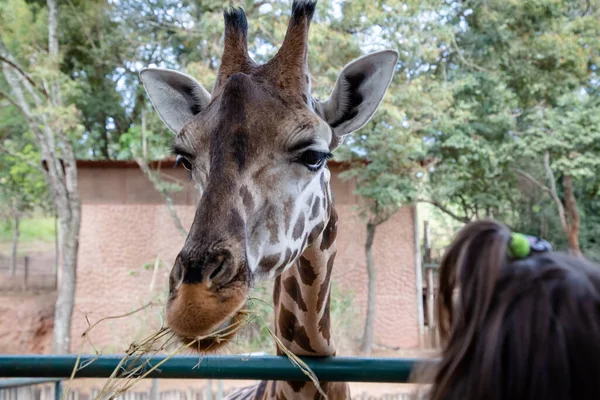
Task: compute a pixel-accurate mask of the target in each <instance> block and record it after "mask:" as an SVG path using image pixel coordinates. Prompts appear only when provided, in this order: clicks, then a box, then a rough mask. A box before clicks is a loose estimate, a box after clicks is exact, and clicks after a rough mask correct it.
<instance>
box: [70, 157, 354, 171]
mask: <svg viewBox="0 0 600 400" xmlns="http://www.w3.org/2000/svg"><path fill="white" fill-rule="evenodd" d="M174 164H175V157H167V158H163V159H162V160H155V161H152V162H150V168H152V169H154V168H159V167H164V166H173V165H174ZM327 165H328V166H329V167H333V168H335V169H338V170H340V169H341V170H345V169H348V168H349V167H350V164H349V163H346V162H340V161H335V160H329V161H327ZM77 168H88V169H96V168H98V169H102V168H122V169H125V168H139V166H138V164H137V162H135V161H134V160H77Z"/></svg>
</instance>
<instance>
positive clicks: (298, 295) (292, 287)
mask: <svg viewBox="0 0 600 400" xmlns="http://www.w3.org/2000/svg"><path fill="white" fill-rule="evenodd" d="M283 287H284V288H285V291H286V292H287V294H288V295H289V296H290V298H291V299H292V300H294V302H295V303H296V305H297V306H298V308H299V309H300V310H302V311H304V312H307V311H308V307H306V303H305V302H304V298H302V289H300V284H299V283H298V281H297V280H296V278H295V277H294V276H290V277H289V278H287V279H286V280H285V281H283Z"/></svg>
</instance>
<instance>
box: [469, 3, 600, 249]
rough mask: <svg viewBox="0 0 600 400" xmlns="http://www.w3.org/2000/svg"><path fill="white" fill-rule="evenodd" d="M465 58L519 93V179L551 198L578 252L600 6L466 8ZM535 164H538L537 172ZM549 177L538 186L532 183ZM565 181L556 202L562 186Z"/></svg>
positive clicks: (591, 168) (591, 143)
mask: <svg viewBox="0 0 600 400" xmlns="http://www.w3.org/2000/svg"><path fill="white" fill-rule="evenodd" d="M463 7H464V8H463V9H462V11H463V15H466V14H467V13H466V11H468V12H469V13H468V15H466V17H465V22H466V23H467V24H468V29H467V30H465V31H464V32H463V33H461V34H460V35H458V37H457V40H458V41H459V44H461V47H462V48H463V49H464V52H465V54H466V57H467V58H469V59H470V60H471V61H472V62H473V63H475V64H477V65H479V66H481V67H483V68H484V69H485V70H486V71H492V72H490V73H494V74H499V75H500V76H502V78H503V81H504V82H505V84H506V86H507V88H509V89H510V90H511V91H512V92H513V93H514V94H515V96H516V99H517V104H516V108H515V111H518V112H517V113H516V114H517V116H516V129H515V130H514V131H513V132H512V137H513V138H514V139H513V140H514V141H515V142H516V144H517V146H518V149H519V155H520V157H519V158H518V159H516V160H515V162H516V164H517V165H518V164H520V166H521V168H520V172H519V173H520V174H521V175H522V176H524V177H527V178H533V179H530V181H531V182H533V183H534V184H536V185H538V186H540V187H542V188H543V190H544V191H545V192H547V193H548V194H549V195H550V196H551V198H552V199H553V201H554V203H555V205H556V209H557V213H558V215H559V220H560V224H561V227H562V229H563V231H564V232H565V235H566V237H567V241H568V247H569V250H570V251H571V252H572V253H573V254H576V255H579V254H581V250H580V245H579V229H580V228H579V227H580V221H581V218H580V215H579V211H578V207H577V198H576V193H577V192H578V189H577V185H581V184H582V183H583V182H584V181H585V179H586V178H589V177H590V176H593V175H594V174H595V173H597V168H598V167H597V163H596V162H595V159H596V158H597V157H596V156H595V154H597V153H596V152H597V149H598V148H597V143H598V137H599V136H598V135H599V134H600V133H599V130H600V126H599V125H598V120H597V118H595V115H597V114H594V112H596V113H597V110H598V108H597V107H598V106H597V98H598V86H599V83H598V80H597V77H596V72H595V71H596V70H597V65H598V61H599V54H600V44H599V43H598V40H597V38H598V35H599V34H600V28H599V27H598V24H597V20H598V16H599V13H600V7H599V6H598V4H596V3H593V2H573V1H567V0H563V1H550V0H532V1H528V2H502V1H491V2H487V3H485V4H477V3H475V2H470V1H469V2H464V3H463ZM531 159H535V160H538V163H537V165H535V164H533V166H534V169H533V170H530V171H523V169H524V168H525V167H527V166H532V163H531V162H530V160H531ZM540 172H541V173H542V174H543V175H544V176H545V177H546V178H545V179H543V180H546V181H547V182H548V184H547V185H545V184H543V185H542V184H541V182H540V180H539V178H537V179H536V178H534V176H535V175H539V174H540ZM558 183H560V184H562V194H563V198H562V199H561V198H559V190H558V188H557V184H558Z"/></svg>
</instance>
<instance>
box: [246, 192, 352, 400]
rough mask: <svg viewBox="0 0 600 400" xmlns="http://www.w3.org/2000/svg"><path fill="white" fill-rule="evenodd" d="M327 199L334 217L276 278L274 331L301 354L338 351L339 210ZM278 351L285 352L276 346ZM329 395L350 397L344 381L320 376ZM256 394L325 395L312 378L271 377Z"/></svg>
mask: <svg viewBox="0 0 600 400" xmlns="http://www.w3.org/2000/svg"><path fill="white" fill-rule="evenodd" d="M327 201H328V205H327V208H328V215H329V221H328V223H327V225H326V227H325V229H324V231H323V233H322V234H321V236H319V238H318V239H317V240H315V242H314V243H313V245H312V246H311V247H309V248H308V249H306V250H305V251H304V253H303V254H302V256H301V257H300V258H299V260H298V261H296V263H295V265H294V266H293V267H291V268H289V269H288V270H286V271H285V272H283V273H282V274H281V275H280V276H279V277H277V279H276V280H275V286H274V288H273V302H274V304H275V324H274V325H275V333H276V335H277V337H278V338H279V340H281V342H282V343H283V344H284V345H285V346H286V347H287V348H288V349H289V350H291V351H292V352H293V353H294V354H296V355H299V356H334V355H335V352H336V350H335V343H334V341H333V338H332V337H331V331H330V310H329V303H330V293H331V272H332V269H333V262H334V259H335V254H336V243H335V239H336V236H337V213H336V211H335V209H334V208H333V206H332V204H331V197H330V198H329V199H327ZM277 354H279V355H282V354H283V353H282V352H281V350H279V349H277ZM320 386H321V388H322V390H323V391H324V392H325V393H326V394H327V398H328V399H330V400H342V399H343V400H347V399H350V390H349V388H348V384H346V383H345V382H320ZM256 394H257V396H256V397H255V398H256V399H311V400H312V399H321V398H322V397H321V396H320V395H319V392H318V390H317V387H316V386H315V385H314V384H313V383H312V382H302V381H298V382H293V381H287V382H283V381H269V382H261V384H259V385H258V387H257V393H256Z"/></svg>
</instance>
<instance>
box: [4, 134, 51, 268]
mask: <svg viewBox="0 0 600 400" xmlns="http://www.w3.org/2000/svg"><path fill="white" fill-rule="evenodd" d="M7 146H10V149H8V148H7ZM3 147H4V149H6V151H4V152H3V153H2V154H0V209H1V210H2V214H4V215H5V216H6V217H7V219H10V220H12V224H13V240H12V246H11V253H10V274H11V275H14V274H15V271H16V264H17V248H18V244H19V236H20V230H19V227H20V222H21V218H22V217H23V216H25V215H26V214H27V213H29V212H31V211H33V210H34V209H35V208H36V207H46V206H47V204H46V201H47V199H46V195H47V191H46V183H45V181H44V177H43V175H42V174H41V173H40V171H39V170H37V169H36V168H34V167H33V166H32V165H30V164H29V163H26V162H23V160H29V159H36V158H39V154H37V153H36V151H35V150H34V149H33V147H32V146H31V145H25V147H24V148H23V149H22V151H17V150H14V149H13V148H12V146H11V143H5V144H4V146H3ZM11 154H14V155H11Z"/></svg>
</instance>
